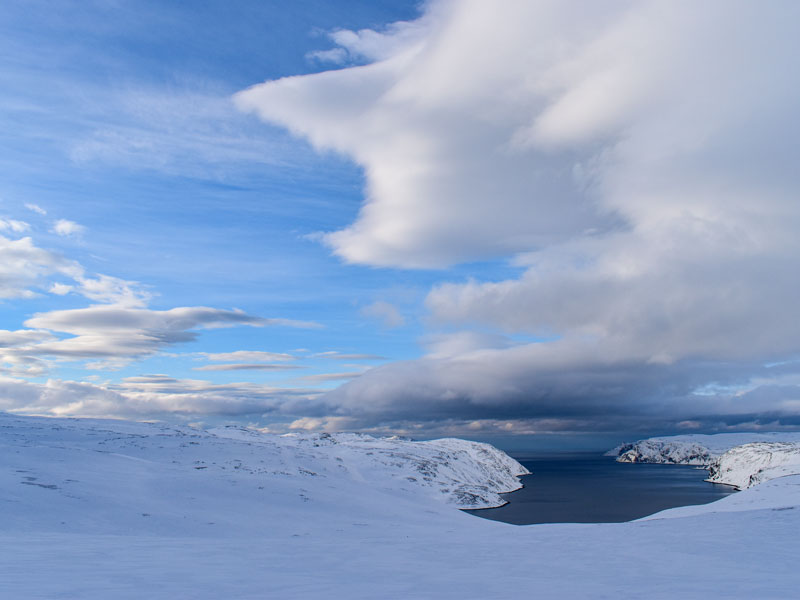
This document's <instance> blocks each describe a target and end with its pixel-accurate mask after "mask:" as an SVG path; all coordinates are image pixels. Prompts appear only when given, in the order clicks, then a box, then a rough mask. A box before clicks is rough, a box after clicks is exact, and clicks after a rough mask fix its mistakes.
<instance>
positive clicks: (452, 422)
mask: <svg viewBox="0 0 800 600" xmlns="http://www.w3.org/2000/svg"><path fill="white" fill-rule="evenodd" d="M740 9H741V10H737V11H730V10H726V7H725V5H724V3H717V2H710V3H708V5H707V6H704V7H703V9H702V10H696V11H692V10H688V9H687V5H686V4H682V3H676V5H675V6H673V7H669V8H668V7H666V6H665V5H663V4H660V3H657V2H655V3H650V2H643V3H641V4H640V5H639V6H634V7H632V6H630V5H628V4H627V3H625V2H619V3H615V2H611V3H609V4H608V5H606V6H603V7H600V6H595V7H592V8H591V9H586V8H585V7H582V6H581V5H580V3H578V4H574V3H570V2H566V3H561V4H560V5H557V4H552V3H548V2H535V3H515V2H512V3H510V4H509V5H508V6H507V7H505V8H504V10H502V11H494V12H491V11H490V12H489V13H487V12H486V10H488V9H487V8H486V7H484V6H481V5H480V3H473V2H463V3H450V2H445V1H432V2H428V3H425V4H420V3H418V2H396V1H393V2H306V1H298V2H291V3H286V2H245V1H241V2H235V3H223V2H213V1H209V2H202V3H197V2H191V3H190V2H170V3H163V2H145V1H130V2H116V1H115V2H112V1H109V2H101V1H97V2H63V3H58V4H56V5H53V4H52V3H45V2H9V3H6V4H5V5H4V8H3V13H4V15H3V19H2V22H1V23H0V33H1V34H2V35H0V55H2V56H3V61H2V63H1V64H0V76H2V81H3V85H2V90H3V91H2V92H0V136H2V137H1V138H0V142H1V143H2V148H3V150H2V152H0V235H1V236H3V240H4V242H3V244H4V245H3V247H2V248H0V253H2V259H3V262H4V263H5V265H6V266H5V267H3V269H4V270H3V271H0V295H2V298H0V302H2V304H1V305H0V306H2V323H0V329H3V330H5V332H6V333H4V334H2V335H0V350H3V351H4V352H5V353H4V355H3V360H4V362H3V363H2V365H0V367H2V371H0V377H1V378H2V385H3V386H4V388H3V391H4V394H5V396H4V397H6V398H7V399H6V400H5V403H6V404H5V405H3V406H1V407H0V408H4V409H6V410H17V411H20V412H29V413H36V414H58V415H91V416H124V417H134V418H177V419H182V420H188V421H198V422H219V421H235V422H247V423H251V424H255V425H258V426H262V427H267V428H270V429H272V430H276V431H282V430H286V429H287V428H293V429H331V430H332V429H361V430H368V431H378V432H400V433H406V434H410V435H419V436H428V435H439V434H459V435H469V436H471V437H479V438H485V439H490V438H496V437H498V436H500V437H502V436H511V435H517V436H523V437H527V436H530V435H541V436H547V435H571V436H587V435H595V434H597V433H598V432H601V433H604V434H607V435H608V436H611V437H613V436H615V435H619V434H620V432H625V433H627V432H648V433H650V432H660V431H675V430H686V429H691V430H702V431H712V430H727V429H731V428H733V429H736V428H739V429H741V428H763V427H772V428H775V427H790V428H791V427H794V426H795V425H796V423H795V421H796V418H797V417H796V415H797V414H798V411H797V409H796V405H797V402H798V399H800V393H798V385H799V383H800V382H798V381H797V380H796V377H797V375H796V374H795V366H794V365H796V364H797V363H796V357H797V356H798V355H800V345H798V343H797V339H800V338H798V336H796V335H795V333H797V332H795V330H794V328H793V327H787V326H786V323H787V322H790V321H792V319H793V315H794V312H793V311H794V308H793V307H794V306H796V301H797V300H798V288H797V286H796V285H795V284H794V283H793V281H794V280H795V279H796V277H795V276H794V273H796V270H795V269H796V267H797V266H798V265H797V259H798V249H797V248H796V245H795V242H794V241H793V240H794V237H795V236H794V232H795V231H796V230H795V229H794V228H795V226H796V225H797V223H798V215H797V206H796V201H794V200H793V199H794V198H795V197H796V196H795V195H793V194H794V193H795V192H796V191H797V184H798V182H797V180H796V176H795V175H794V174H793V166H792V165H793V164H795V162H794V159H795V158H796V156H795V155H796V149H794V148H793V146H792V144H791V143H790V141H789V139H790V138H791V135H789V134H791V132H793V131H796V130H797V129H798V128H800V125H798V120H797V118H796V116H794V109H793V107H794V106H796V100H797V98H796V95H797V89H798V87H797V86H795V85H794V83H793V82H794V76H790V75H789V73H791V69H790V66H789V65H787V64H786V60H787V59H786V57H787V56H789V55H791V52H787V48H791V47H792V45H793V44H795V42H794V41H792V40H793V37H792V32H791V31H790V30H789V29H788V28H787V27H786V26H785V25H784V23H789V22H792V18H791V15H790V14H789V13H792V14H793V11H795V9H794V8H793V7H792V4H791V3H788V2H787V3H781V2H778V3H775V4H774V5H773V6H771V7H769V9H765V10H764V11H758V10H757V9H755V8H753V7H748V6H747V5H746V4H743V5H742V6H741V7H740ZM754 11H755V12H756V13H758V14H756V15H754V14H751V13H753V12H754ZM756 17H757V18H758V19H760V20H761V21H760V22H763V23H764V24H765V25H764V27H763V28H762V29H759V30H758V31H753V30H752V29H751V23H752V21H753V19H754V18H756ZM657 24H660V25H659V26H657ZM742 40H748V41H747V42H746V43H745V42H743V41H742ZM654 73H655V74H656V75H654ZM720 107H724V108H720ZM197 307H206V308H207V309H208V311H206V312H202V311H199V310H198V309H197ZM64 311H71V312H64ZM169 311H172V312H169ZM176 311H178V312H176ZM181 311H183V312H181ZM209 311H210V312H209ZM120 323H123V325H120ZM3 336H5V337H3ZM236 352H239V354H232V353H236ZM243 352H247V353H249V354H243ZM253 352H255V353H256V354H253ZM258 353H261V354H258ZM381 365H382V366H381ZM776 365H778V366H776ZM376 366H380V368H373V367H376ZM778 371H780V373H778ZM361 373H365V374H364V375H361V376H358V377H357V375H359V374H361ZM328 390H333V391H330V392H329V393H328V392H327V391H328ZM709 390H712V392H709ZM82 398H83V399H82ZM85 398H91V399H92V400H86V399H85Z"/></svg>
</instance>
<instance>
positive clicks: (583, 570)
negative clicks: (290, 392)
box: [0, 414, 800, 600]
mask: <svg viewBox="0 0 800 600" xmlns="http://www.w3.org/2000/svg"><path fill="white" fill-rule="evenodd" d="M620 468H623V467H620ZM518 472H521V470H520V468H519V465H517V463H515V462H514V461H512V460H510V459H508V458H507V457H505V456H504V455H503V454H502V453H500V452H498V451H496V450H494V449H492V448H491V447H488V446H484V445H481V444H472V443H469V442H463V441H459V440H437V441H435V442H423V443H418V442H408V441H403V440H390V439H376V438H372V437H369V436H359V435H333V436H326V435H305V434H304V435H296V436H269V435H262V434H259V433H257V432H252V431H249V430H243V429H237V428H226V429H221V430H214V431H210V432H206V431H201V430H195V429H191V428H180V427H170V426H166V425H160V424H141V423H129V422H125V421H96V420H73V419H44V418H29V417H15V416H10V415H3V414H0V598H3V599H5V598H9V599H15V600H16V599H17V598H20V599H21V598H24V599H26V600H43V599H47V600H54V599H73V598H80V599H81V600H107V599H109V598H113V599H114V600H134V599H136V600H139V599H141V598H150V599H154V600H161V599H169V600H174V599H184V598H185V599H192V600H218V599H220V598H236V599H237V600H256V599H259V600H262V599H266V598H280V599H281V600H284V599H285V600H294V599H306V598H314V597H324V598H337V599H338V598H342V599H346V600H358V599H368V598H369V599H372V598H387V599H395V598H415V599H416V598H420V599H422V598H437V599H439V598H442V599H452V600H470V599H478V598H480V599H486V598H506V597H511V596H515V595H520V594H524V595H531V596H535V597H545V598H599V597H602V598H620V597H626V598H634V597H635V598H639V597H646V598H648V599H658V598H664V599H666V598H670V599H671V598H713V597H717V596H721V595H724V597H725V598H756V597H757V598H790V597H794V596H796V591H797V589H798V588H800V572H798V570H797V568H796V565H795V557H796V554H797V541H796V535H795V532H796V531H798V530H799V529H800V481H798V480H800V477H782V478H779V479H773V480H772V481H769V482H767V483H764V484H762V485H759V486H756V487H754V488H752V489H749V490H745V491H743V492H740V493H738V494H735V495H733V496H729V497H728V498H726V499H725V500H723V501H721V502H717V503H712V504H708V505H704V506H699V507H684V509H675V510H674V511H667V512H666V513H663V514H661V515H654V516H653V517H651V518H650V519H649V520H647V521H637V522H633V523H613V524H602V523H600V524H554V525H537V526H528V527H517V526H513V525H508V524H505V523H498V522H495V521H489V520H486V519H479V518H476V517H474V516H472V515H469V514H465V513H464V512H462V511H459V510H456V507H457V506H459V505H464V504H465V503H466V504H467V505H474V503H476V502H490V503H493V502H495V501H496V499H495V498H494V496H493V494H496V493H497V492H498V491H500V490H503V489H507V488H508V487H509V486H511V487H515V486H517V485H518V483H517V481H516V478H515V477H514V474H515V473H518ZM532 485H535V476H534V479H533V481H532ZM794 508H797V509H798V510H789V509H794ZM681 510H683V511H688V512H683V513H680V512H675V511H681ZM653 548H657V549H658V552H653Z"/></svg>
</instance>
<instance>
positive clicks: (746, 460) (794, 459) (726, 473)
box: [708, 442, 800, 490]
mask: <svg viewBox="0 0 800 600" xmlns="http://www.w3.org/2000/svg"><path fill="white" fill-rule="evenodd" d="M709 474H710V477H709V478H708V480H709V481H712V482H714V483H725V484H728V485H733V486H736V487H737V488H739V489H740V490H744V489H747V488H749V487H753V486H754V485H758V484H759V483H761V482H764V481H770V480H771V479H776V478H778V477H786V476H789V475H798V474H800V442H756V443H752V444H744V445H743V446H737V447H736V448H731V449H730V450H728V451H727V452H726V453H725V454H723V455H722V456H720V457H719V458H718V459H716V460H715V461H714V462H713V463H712V464H711V465H710V467H709Z"/></svg>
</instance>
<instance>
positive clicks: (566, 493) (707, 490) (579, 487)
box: [467, 452, 733, 525]
mask: <svg viewBox="0 0 800 600" xmlns="http://www.w3.org/2000/svg"><path fill="white" fill-rule="evenodd" d="M509 454H510V455H511V456H513V457H514V458H515V459H517V460H518V461H519V462H521V463H522V464H523V465H524V466H525V467H527V469H528V470H529V471H531V472H532V473H533V475H526V476H525V477H523V478H522V483H523V484H524V486H525V487H524V488H523V489H521V490H518V491H516V492H511V493H509V494H503V496H504V498H505V499H506V500H508V502H509V503H508V504H506V505H505V506H501V507H500V508H489V509H484V510H471V511H467V512H470V513H472V514H474V515H477V516H479V517H484V518H486V519H493V520H495V521H504V522H506V523H514V524H516V525H528V524H532V523H615V522H622V521H631V520H633V519H638V518H640V517H646V516H647V515H651V514H653V513H656V512H658V511H660V510H664V509H667V508H674V507H676V506H688V505H693V504H706V503H708V502H713V501H714V500H719V499H720V498H724V497H725V496H727V495H729V494H731V493H733V488H732V487H730V486H727V485H720V484H713V483H708V482H706V481H703V480H704V479H705V478H706V477H707V476H708V473H707V471H706V470H704V469H698V468H696V467H691V466H687V465H654V464H625V463H618V462H616V461H615V460H614V459H613V458H612V457H608V456H602V455H601V454H598V453H596V452H569V453H566V452H560V453H552V454H542V453H525V452H516V453H515V452H509Z"/></svg>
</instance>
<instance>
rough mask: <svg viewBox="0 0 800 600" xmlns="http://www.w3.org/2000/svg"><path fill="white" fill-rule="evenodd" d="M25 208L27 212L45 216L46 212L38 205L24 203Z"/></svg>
mask: <svg viewBox="0 0 800 600" xmlns="http://www.w3.org/2000/svg"><path fill="white" fill-rule="evenodd" d="M25 208H27V209H28V210H30V211H33V212H35V213H38V214H40V215H42V216H44V215H46V214H47V211H46V210H45V209H43V208H42V207H41V206H39V205H38V204H33V203H32V202H26V203H25Z"/></svg>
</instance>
